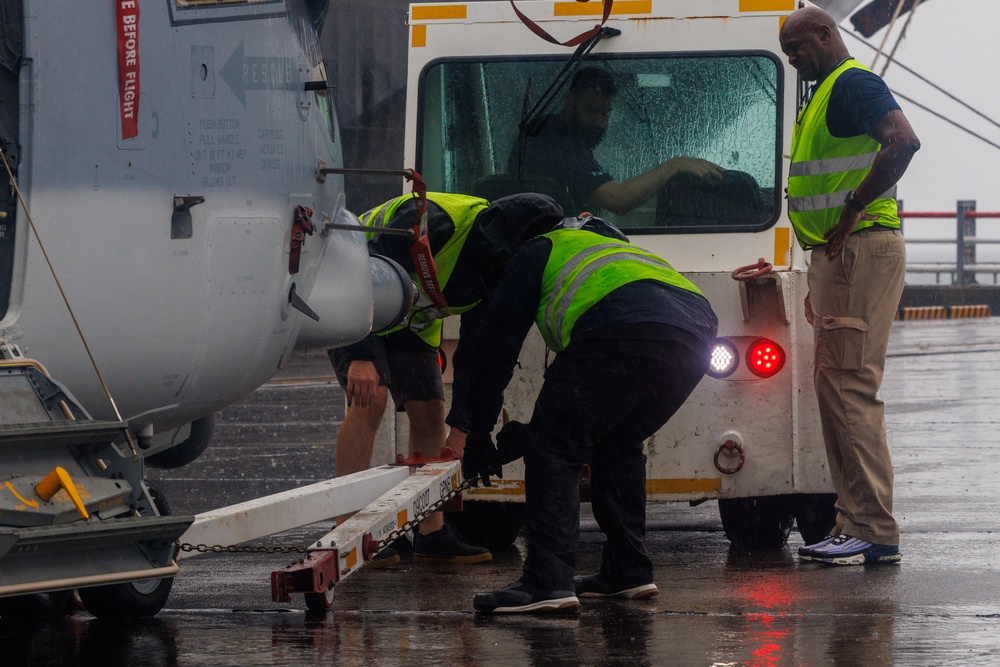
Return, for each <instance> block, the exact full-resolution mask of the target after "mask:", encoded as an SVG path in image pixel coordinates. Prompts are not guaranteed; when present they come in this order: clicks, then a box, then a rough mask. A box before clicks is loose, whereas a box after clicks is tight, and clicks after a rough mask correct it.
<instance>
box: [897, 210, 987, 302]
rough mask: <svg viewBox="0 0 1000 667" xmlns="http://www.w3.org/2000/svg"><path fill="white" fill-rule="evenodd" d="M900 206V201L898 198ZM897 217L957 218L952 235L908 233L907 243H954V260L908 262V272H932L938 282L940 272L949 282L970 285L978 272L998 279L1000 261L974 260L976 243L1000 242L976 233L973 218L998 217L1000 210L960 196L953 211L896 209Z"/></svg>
mask: <svg viewBox="0 0 1000 667" xmlns="http://www.w3.org/2000/svg"><path fill="white" fill-rule="evenodd" d="M900 208H901V209H902V202H900ZM899 217H900V218H902V219H903V220H904V221H905V220H907V219H925V220H926V219H934V220H956V225H955V229H956V231H955V236H954V237H951V238H911V237H907V239H906V243H907V245H913V244H928V245H929V244H935V245H951V246H954V247H955V261H954V262H921V263H911V262H907V264H906V272H907V273H928V274H929V273H933V274H934V275H935V281H936V283H937V284H941V276H942V275H948V276H949V280H950V283H949V284H952V285H973V284H977V283H978V282H979V281H978V279H977V277H978V276H979V275H980V274H987V275H988V274H992V275H993V284H994V285H996V284H998V283H997V275H998V274H1000V264H990V263H980V262H978V261H977V260H976V247H977V246H979V245H983V244H1000V238H981V237H978V236H976V220H979V219H980V218H1000V212H993V213H987V212H985V211H977V210H976V202H975V201H974V200H961V201H959V202H958V206H957V208H956V210H955V211H954V212H951V211H945V212H924V211H905V210H900V211H899Z"/></svg>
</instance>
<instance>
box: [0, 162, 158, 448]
mask: <svg viewBox="0 0 1000 667" xmlns="http://www.w3.org/2000/svg"><path fill="white" fill-rule="evenodd" d="M0 158H2V159H3V166H4V168H5V169H6V170H7V176H8V177H10V182H11V184H12V185H13V186H14V192H16V193H17V200H18V201H19V202H21V208H22V209H23V210H24V215H25V217H27V218H28V224H29V225H30V226H31V231H32V232H33V233H34V234H35V240H36V241H38V248H39V249H40V250H41V251H42V256H43V257H45V263H46V264H47V265H48V267H49V272H50V273H51V274H52V278H53V279H54V280H55V281H56V287H57V288H58V289H59V295H60V296H61V297H62V300H63V303H64V304H66V310H67V311H69V316H70V319H72V320H73V326H74V327H76V332H77V334H78V335H79V336H80V341H81V342H82V343H83V347H84V349H85V350H86V351H87V357H89V358H90V363H91V365H92V366H93V367H94V372H95V373H97V379H98V380H99V381H100V383H101V387H103V388H104V394H105V395H106V396H107V397H108V400H109V401H110V402H111V408H112V409H113V410H114V411H115V417H116V418H117V419H118V421H124V420H123V419H122V415H121V413H120V412H119V411H118V406H117V405H116V404H115V399H114V398H113V397H112V396H111V390H110V389H108V384H107V383H106V382H105V381H104V376H103V375H101V369H100V368H98V367H97V361H96V360H95V359H94V355H93V353H92V352H91V351H90V345H88V344H87V337H86V336H84V335H83V329H81V328H80V323H79V322H78V321H77V319H76V314H75V313H74V312H73V307H72V306H70V305H69V299H68V298H67V296H66V292H65V290H63V286H62V283H61V282H59V276H58V275H56V270H55V267H54V266H52V262H51V261H50V260H49V253H48V252H46V250H45V244H44V243H42V237H41V236H40V235H39V234H38V230H37V229H36V228H35V221H34V220H32V218H31V212H30V211H28V205H27V204H26V203H25V201H24V196H23V195H22V194H21V188H19V187H18V185H17V179H16V178H14V172H12V171H11V169H10V164H9V163H8V162H7V152H6V151H5V150H3V148H2V147H0ZM125 438H126V440H128V446H129V449H131V450H132V455H133V456H135V457H138V456H139V453H138V452H137V451H136V449H135V443H134V442H132V434H131V433H130V432H129V430H128V429H125Z"/></svg>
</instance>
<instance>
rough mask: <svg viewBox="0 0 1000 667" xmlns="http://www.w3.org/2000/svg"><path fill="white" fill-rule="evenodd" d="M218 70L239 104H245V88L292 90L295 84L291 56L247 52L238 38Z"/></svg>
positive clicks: (297, 75) (295, 75)
mask: <svg viewBox="0 0 1000 667" xmlns="http://www.w3.org/2000/svg"><path fill="white" fill-rule="evenodd" d="M219 74H220V75H221V76H222V79H223V81H225V82H226V83H227V84H228V85H229V88H230V89H231V90H232V91H233V94H234V95H236V97H237V99H239V101H240V103H241V104H243V106H246V105H247V91H248V90H279V89H286V90H292V89H293V88H295V86H296V84H299V68H298V67H297V66H296V64H295V59H294V58H279V57H275V56H247V55H244V53H243V42H242V41H241V42H240V44H239V46H237V47H236V50H235V51H233V55H231V56H229V60H227V61H226V64H225V65H223V66H222V69H221V70H219Z"/></svg>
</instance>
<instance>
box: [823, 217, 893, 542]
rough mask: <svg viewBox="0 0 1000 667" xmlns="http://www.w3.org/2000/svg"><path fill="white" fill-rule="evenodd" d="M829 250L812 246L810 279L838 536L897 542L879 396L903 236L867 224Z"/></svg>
mask: <svg viewBox="0 0 1000 667" xmlns="http://www.w3.org/2000/svg"><path fill="white" fill-rule="evenodd" d="M823 251H824V248H823V247H819V248H816V249H814V250H813V251H812V257H811V262H810V265H809V274H808V281H809V301H810V304H811V306H812V312H813V332H814V336H815V342H816V358H815V368H814V372H813V377H814V380H815V383H816V396H817V398H818V399H819V411H820V420H821V422H822V427H823V440H824V442H825V444H826V456H827V461H828V462H829V465H830V472H831V475H832V477H833V484H834V488H835V489H836V491H837V525H836V528H835V531H837V532H834V533H833V534H834V535H837V534H847V535H850V536H852V537H858V538H861V539H863V540H868V541H869V542H873V543H875V544H886V545H898V544H899V526H898V525H897V524H896V520H895V519H894V518H893V516H892V483H893V475H892V460H891V458H890V455H889V446H888V443H887V442H886V432H885V406H884V405H883V403H882V401H881V400H880V399H879V398H878V396H877V394H878V390H879V387H880V386H881V384H882V374H883V372H884V370H885V355H886V350H887V348H888V346H889V332H890V330H891V329H892V321H893V319H894V317H895V315H896V309H897V307H898V306H899V298H900V296H901V295H902V293H903V280H904V277H905V273H906V247H905V244H904V241H903V235H902V233H901V232H900V231H898V230H891V229H887V228H880V229H878V230H867V229H866V230H862V231H860V232H855V233H854V234H851V235H850V236H849V237H848V240H847V243H846V244H845V245H844V249H843V251H842V252H841V253H840V255H838V256H837V257H835V258H833V259H832V260H829V259H827V258H826V256H825V255H824V254H823Z"/></svg>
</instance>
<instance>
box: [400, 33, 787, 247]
mask: <svg viewBox="0 0 1000 667" xmlns="http://www.w3.org/2000/svg"><path fill="white" fill-rule="evenodd" d="M563 65H564V61H563V60H545V59H541V58H539V59H534V60H523V59H518V60H514V59H505V60H483V61H469V60H444V61H436V62H434V63H432V64H431V65H430V66H429V67H428V68H427V69H426V70H425V71H424V72H423V75H422V77H421V84H420V101H419V105H420V118H419V121H418V122H419V123H420V126H419V130H418V145H417V169H418V170H419V171H420V173H421V174H422V175H423V177H424V179H425V180H426V182H427V185H428V188H429V189H436V190H441V191H445V192H461V193H468V194H476V195H479V196H483V197H486V198H496V197H498V196H502V195H505V194H511V193H512V192H523V191H527V190H534V191H540V192H546V193H548V194H550V195H552V196H553V197H555V198H556V199H558V200H560V201H561V202H562V203H563V206H564V208H567V209H570V210H573V209H575V212H579V211H582V210H589V211H591V212H592V213H595V214H598V213H599V214H601V215H603V216H605V217H607V218H608V219H609V220H612V221H613V222H615V223H616V224H618V225H619V226H620V227H621V228H622V229H624V230H626V231H627V232H629V233H644V232H645V233H663V232H673V233H692V232H698V233H701V232H728V231H760V230H762V229H765V228H767V227H769V226H770V225H772V224H773V223H774V221H775V220H777V214H778V212H779V210H780V201H779V196H780V192H781V189H780V184H779V183H778V179H779V178H780V176H781V170H780V161H779V160H780V147H781V136H780V131H779V128H780V121H781V116H780V109H781V104H782V100H781V93H780V91H781V90H782V84H781V76H782V75H781V71H782V70H781V68H780V67H779V63H778V61H777V60H776V57H775V56H774V55H773V54H769V53H757V52H754V53H727V54H718V53H712V54H708V55H706V54H669V55H657V56H655V57H651V56H648V55H643V56H627V57H624V56H623V57H613V58H607V59H600V60H597V59H588V60H586V61H584V62H583V63H582V64H581V65H580V67H581V68H582V67H593V66H597V67H601V68H603V69H605V70H606V71H608V72H609V73H610V74H611V76H612V77H613V79H614V83H615V87H616V88H617V93H616V94H615V96H614V98H613V102H612V103H611V107H610V115H609V116H608V121H607V129H606V131H605V134H604V136H603V139H601V140H600V143H598V144H597V147H596V149H594V151H593V155H594V158H595V159H596V161H597V163H598V164H599V165H600V166H601V167H603V168H604V169H605V170H606V171H607V172H609V173H610V174H611V176H612V177H613V178H614V179H615V180H616V181H618V182H622V181H625V180H627V179H629V178H632V177H634V176H638V175H640V174H643V173H645V172H647V171H648V170H649V169H651V168H653V167H655V166H656V165H658V164H660V163H662V162H664V161H666V160H668V159H670V158H673V157H677V156H688V157H698V158H703V159H705V160H709V161H711V162H713V163H715V164H717V165H719V166H721V167H723V168H724V169H725V170H726V173H725V176H724V178H723V179H721V181H720V182H716V183H714V184H710V183H707V182H704V181H701V180H699V179H695V178H690V177H687V176H684V175H682V176H681V177H676V178H674V179H673V180H672V181H671V182H670V183H668V184H667V185H666V186H665V187H664V188H663V189H662V190H661V191H660V192H659V193H658V195H657V196H655V197H653V198H651V199H650V200H649V201H648V202H646V203H645V204H643V205H641V206H639V207H638V208H636V209H635V210H633V211H631V212H630V213H628V214H625V215H615V214H612V213H610V212H608V211H602V210H600V209H597V207H595V206H593V205H592V204H591V203H589V202H587V201H585V200H584V201H578V200H579V199H584V198H585V197H586V194H587V192H588V191H587V190H586V189H585V188H580V187H573V185H572V184H569V183H566V182H560V179H559V174H558V172H559V171H562V168H560V167H559V166H553V165H552V164H549V163H546V164H547V165H548V166H547V167H546V168H538V169H533V168H532V166H531V164H530V162H531V161H532V160H535V159H538V158H536V157H533V153H532V149H531V145H532V142H533V141H535V139H534V137H531V136H528V137H526V138H525V140H524V150H523V151H521V150H519V145H520V141H519V132H518V125H519V122H520V120H521V116H522V113H524V110H525V109H531V108H532V107H533V106H534V105H535V103H536V102H537V101H538V99H539V98H540V97H542V95H543V94H544V92H545V91H546V89H548V88H549V85H550V84H551V83H552V82H553V81H554V80H555V79H556V77H557V75H558V73H559V72H560V70H562V68H563ZM572 76H573V75H572V73H570V74H569V77H568V78H572ZM564 84H565V85H563V86H562V88H561V89H560V92H559V94H557V95H556V96H555V97H554V99H553V101H552V103H551V104H550V105H548V107H547V108H546V109H544V110H542V112H541V117H545V116H546V115H547V114H552V115H553V117H555V116H559V115H560V112H561V111H562V109H563V100H564V97H565V96H566V93H567V91H568V89H569V81H568V80H565V81H564ZM557 85H558V83H557ZM603 111H604V112H608V111H609V110H608V109H604V110H603ZM546 124H547V123H546ZM544 132H545V127H544V125H543V126H542V129H541V131H540V133H544ZM538 154H539V151H535V152H534V155H535V156H537V155H538ZM519 156H523V158H521V159H520V160H519ZM519 162H520V163H521V164H522V168H521V169H520V171H519V168H518V165H519ZM581 192H582V193H583V195H582V196H581Z"/></svg>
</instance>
